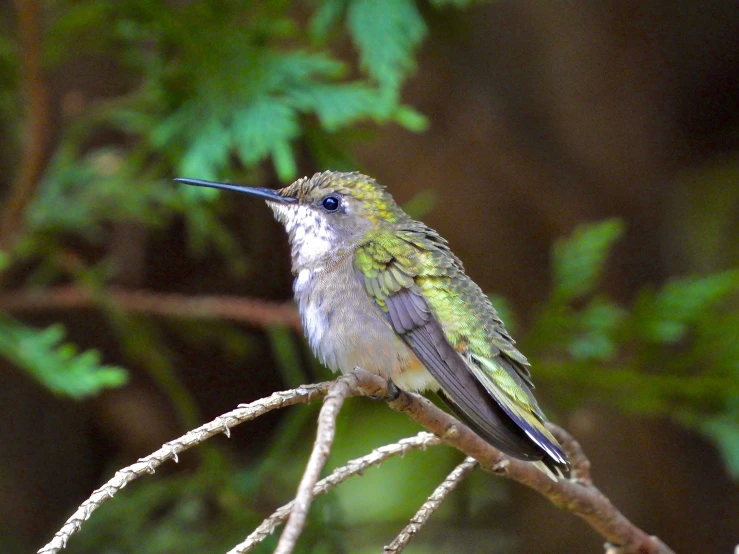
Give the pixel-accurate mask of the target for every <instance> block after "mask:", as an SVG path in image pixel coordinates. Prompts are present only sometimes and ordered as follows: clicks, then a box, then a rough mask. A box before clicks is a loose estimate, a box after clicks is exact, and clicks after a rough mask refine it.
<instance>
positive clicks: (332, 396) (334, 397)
mask: <svg viewBox="0 0 739 554" xmlns="http://www.w3.org/2000/svg"><path fill="white" fill-rule="evenodd" d="M359 394H361V391H360V390H359V388H358V387H357V386H356V377H355V376H354V374H353V373H349V374H347V375H342V376H341V377H339V378H338V379H337V380H336V381H334V383H333V384H332V385H331V388H330V389H329V391H328V393H327V394H326V398H325V399H324V401H323V407H322V408H321V413H319V414H318V430H317V431H316V441H315V443H314V444H313V451H312V452H311V454H310V458H308V463H307V464H306V466H305V472H304V473H303V478H302V479H301V480H300V485H298V492H297V494H296V495H295V501H294V505H293V509H292V511H291V512H290V517H289V518H288V520H287V524H286V525H285V530H284V531H283V532H282V535H280V540H279V542H278V543H277V548H276V549H275V554H290V552H292V551H293V549H294V548H295V545H296V544H297V542H298V538H299V537H300V534H301V533H302V532H303V527H305V522H306V520H307V519H308V510H309V509H310V505H311V503H312V502H313V488H314V487H315V486H316V483H317V482H318V477H319V475H320V474H321V470H322V469H323V466H325V465H326V461H327V460H328V457H329V454H331V446H332V445H333V443H334V436H335V434H336V418H337V416H338V415H339V410H341V406H342V405H343V404H344V400H346V399H347V398H348V397H350V396H357V395H359Z"/></svg>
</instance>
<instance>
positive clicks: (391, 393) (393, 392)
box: [367, 379, 400, 402]
mask: <svg viewBox="0 0 739 554" xmlns="http://www.w3.org/2000/svg"><path fill="white" fill-rule="evenodd" d="M399 396H400V389H399V388H398V385H396V384H395V383H393V381H392V379H388V380H387V394H384V395H382V396H379V395H374V394H370V395H367V398H369V399H370V400H376V401H381V402H392V401H393V400H397V399H398V397H399Z"/></svg>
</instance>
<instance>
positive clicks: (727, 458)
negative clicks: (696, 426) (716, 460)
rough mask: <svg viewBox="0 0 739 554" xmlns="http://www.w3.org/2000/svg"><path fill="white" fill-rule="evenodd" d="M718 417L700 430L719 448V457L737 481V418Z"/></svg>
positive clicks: (738, 474)
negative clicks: (720, 456)
mask: <svg viewBox="0 0 739 554" xmlns="http://www.w3.org/2000/svg"><path fill="white" fill-rule="evenodd" d="M738 413H739V409H736V410H735V416H734V417H733V418H731V417H718V418H713V419H710V420H708V421H707V422H705V423H703V424H702V425H701V430H702V431H703V432H704V433H705V434H707V435H708V436H709V437H711V438H712V439H713V440H714V441H715V442H716V444H717V445H718V447H719V450H720V451H721V455H722V457H723V459H724V463H726V466H727V468H728V469H729V472H730V473H731V475H732V477H734V479H739V418H738V417H737V414H738Z"/></svg>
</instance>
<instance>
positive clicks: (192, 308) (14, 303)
mask: <svg viewBox="0 0 739 554" xmlns="http://www.w3.org/2000/svg"><path fill="white" fill-rule="evenodd" d="M102 294H106V295H108V296H109V297H110V298H111V299H112V300H113V301H114V302H115V303H116V304H118V305H119V306H121V307H122V308H123V309H125V310H127V311H129V312H137V313H144V314H151V315H161V316H174V317H187V318H193V319H220V320H224V319H225V320H229V321H237V322H242V323H248V324H250V325H255V326H257V327H269V326H270V325H283V326H285V327H289V328H291V329H295V330H300V329H301V325H300V316H299V315H298V311H297V310H296V309H295V306H294V305H293V303H292V302H267V301H264V300H255V299H249V298H242V297H238V296H186V295H182V294H163V293H156V292H148V291H140V290H128V289H125V288H122V287H109V288H107V289H105V291H104V292H103V293H102ZM96 307H97V302H96V301H95V298H94V297H93V295H92V294H91V292H90V291H88V290H85V289H83V288H81V287H77V286H61V287H53V288H49V289H43V290H38V291H13V292H12V293H9V294H3V295H0V308H2V309H3V310H7V311H25V312H28V311H40V310H49V309H59V308H61V309H89V308H96Z"/></svg>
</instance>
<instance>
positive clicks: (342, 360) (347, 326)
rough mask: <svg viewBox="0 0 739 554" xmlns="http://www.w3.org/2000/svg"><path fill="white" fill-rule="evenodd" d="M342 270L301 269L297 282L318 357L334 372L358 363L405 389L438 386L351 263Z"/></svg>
mask: <svg viewBox="0 0 739 554" xmlns="http://www.w3.org/2000/svg"><path fill="white" fill-rule="evenodd" d="M342 269H344V268H339V269H338V270H337V271H334V272H331V273H329V274H320V275H310V276H308V275H306V274H304V273H303V272H301V274H299V275H298V278H297V279H296V281H295V295H296V298H297V299H298V303H299V307H300V314H301V317H302V320H303V328H304V330H305V334H306V336H307V337H308V342H309V343H310V345H311V348H312V349H313V351H314V352H315V354H316V356H317V357H318V358H319V359H320V360H321V362H323V363H324V364H325V365H326V366H327V367H329V368H330V369H332V370H334V371H341V372H343V373H346V372H349V371H351V370H353V369H354V368H355V367H361V368H363V369H366V370H367V371H370V372H372V373H375V374H377V375H380V376H381V377H383V378H386V379H392V380H393V382H394V383H395V384H396V385H398V386H399V387H400V388H402V389H404V390H409V391H416V390H426V389H432V390H436V389H437V388H438V384H437V383H436V380H435V379H434V378H433V377H431V375H430V374H429V373H428V371H427V370H426V368H425V367H424V366H423V364H421V362H420V361H419V360H418V358H417V357H416V355H415V354H413V352H412V351H411V350H410V348H408V346H406V345H405V343H404V342H403V341H401V340H400V339H399V338H398V336H397V335H396V333H395V332H394V331H393V330H392V329H391V328H390V326H389V325H388V324H387V323H386V322H385V320H384V319H383V318H382V316H381V315H380V314H379V312H378V311H377V308H376V307H375V306H374V305H373V304H372V301H371V299H370V298H369V297H368V296H367V293H366V292H365V291H364V288H363V287H362V286H361V285H360V284H359V283H358V281H357V279H356V277H355V276H354V274H353V268H351V270H352V272H351V273H350V272H348V271H342ZM303 271H307V270H303Z"/></svg>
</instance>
